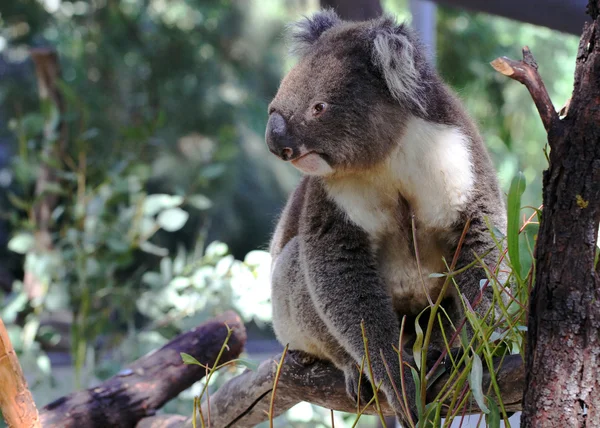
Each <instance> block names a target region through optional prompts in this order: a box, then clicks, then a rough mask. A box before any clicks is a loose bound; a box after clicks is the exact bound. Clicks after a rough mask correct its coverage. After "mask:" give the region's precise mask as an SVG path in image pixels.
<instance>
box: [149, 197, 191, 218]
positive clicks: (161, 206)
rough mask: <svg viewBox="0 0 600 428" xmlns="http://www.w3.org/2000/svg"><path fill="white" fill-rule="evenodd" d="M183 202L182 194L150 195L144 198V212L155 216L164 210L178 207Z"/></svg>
mask: <svg viewBox="0 0 600 428" xmlns="http://www.w3.org/2000/svg"><path fill="white" fill-rule="evenodd" d="M182 202H183V198H182V197H181V196H176V195H167V194H166V193H157V194H154V195H148V196H146V199H144V208H143V209H144V214H145V215H147V216H153V215H156V214H158V213H159V212H161V211H163V210H166V209H169V208H174V207H178V206H179V205H181V203H182Z"/></svg>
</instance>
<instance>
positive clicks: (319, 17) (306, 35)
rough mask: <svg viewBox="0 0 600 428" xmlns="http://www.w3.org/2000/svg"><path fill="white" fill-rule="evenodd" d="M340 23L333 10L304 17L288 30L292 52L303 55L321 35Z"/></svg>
mask: <svg viewBox="0 0 600 428" xmlns="http://www.w3.org/2000/svg"><path fill="white" fill-rule="evenodd" d="M340 22H342V21H341V20H340V18H339V17H338V16H337V14H336V13H335V12H334V10H333V9H326V10H323V11H321V12H318V13H316V14H314V15H313V16H311V17H310V18H308V17H305V18H304V19H303V20H301V21H299V22H297V23H296V24H294V25H293V26H292V27H291V29H290V30H291V31H290V32H291V43H292V46H291V48H292V52H294V53H296V54H298V55H300V56H302V55H305V54H306V53H307V52H308V51H309V50H310V48H311V46H312V45H313V44H314V43H315V42H316V41H317V40H318V39H319V37H321V34H323V33H324V32H325V31H327V30H329V29H330V28H331V27H333V26H335V25H337V24H339V23H340Z"/></svg>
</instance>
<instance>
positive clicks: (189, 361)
mask: <svg viewBox="0 0 600 428" xmlns="http://www.w3.org/2000/svg"><path fill="white" fill-rule="evenodd" d="M179 355H181V359H182V360H183V364H195V365H197V366H202V367H204V364H201V363H200V361H198V360H197V359H195V358H194V357H192V356H191V355H190V354H186V353H185V352H180V353H179Z"/></svg>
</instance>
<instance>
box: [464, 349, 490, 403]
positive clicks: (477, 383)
mask: <svg viewBox="0 0 600 428" xmlns="http://www.w3.org/2000/svg"><path fill="white" fill-rule="evenodd" d="M469 385H470V386H471V392H472V393H473V397H474V398H475V401H477V405H478V406H479V408H480V409H481V411H482V412H483V413H485V414H488V413H489V412H490V409H488V408H487V406H486V405H485V397H484V395H483V364H482V363H481V358H479V355H477V354H475V353H473V366H472V367H471V373H470V374H469Z"/></svg>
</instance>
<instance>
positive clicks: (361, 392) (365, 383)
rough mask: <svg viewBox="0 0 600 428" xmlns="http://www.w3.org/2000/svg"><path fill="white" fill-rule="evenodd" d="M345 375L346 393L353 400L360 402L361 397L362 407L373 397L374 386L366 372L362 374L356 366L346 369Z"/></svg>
mask: <svg viewBox="0 0 600 428" xmlns="http://www.w3.org/2000/svg"><path fill="white" fill-rule="evenodd" d="M344 376H345V378H346V393H347V394H348V396H349V397H350V399H351V400H352V401H354V402H355V403H358V398H359V397H360V405H361V407H362V406H364V405H365V404H367V403H368V402H369V401H371V399H372V398H373V387H372V386H371V382H369V379H368V378H367V376H365V374H364V373H363V374H362V376H361V374H360V372H359V370H358V369H357V368H356V367H348V368H347V369H345V370H344ZM359 382H360V388H359Z"/></svg>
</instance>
